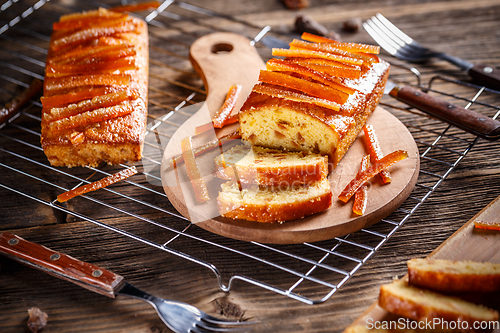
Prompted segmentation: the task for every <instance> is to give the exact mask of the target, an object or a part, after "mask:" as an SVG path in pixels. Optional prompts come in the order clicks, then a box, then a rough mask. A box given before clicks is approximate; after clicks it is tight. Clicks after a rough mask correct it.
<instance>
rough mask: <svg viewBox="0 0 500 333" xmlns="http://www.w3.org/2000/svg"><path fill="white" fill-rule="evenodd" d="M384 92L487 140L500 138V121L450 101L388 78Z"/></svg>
mask: <svg viewBox="0 0 500 333" xmlns="http://www.w3.org/2000/svg"><path fill="white" fill-rule="evenodd" d="M384 94H389V95H390V96H392V97H394V98H396V99H397V100H399V101H401V102H403V103H406V104H408V105H410V106H412V107H414V108H416V109H418V110H420V111H423V112H425V113H427V114H429V115H431V116H434V117H436V118H438V119H440V120H442V121H445V122H447V123H448V124H451V125H453V126H456V127H458V128H461V129H463V130H464V131H467V132H469V133H472V134H474V135H477V136H479V137H481V138H484V139H487V140H492V141H493V140H498V139H500V121H498V120H495V119H492V118H490V117H487V116H485V115H482V114H481V113H479V112H476V111H473V110H469V109H465V108H463V107H460V106H458V105H455V104H452V103H448V102H447V101H445V100H443V99H440V98H438V97H435V96H432V95H429V94H427V93H425V92H423V91H421V90H419V89H417V88H414V87H412V86H409V85H399V84H397V83H395V82H393V81H391V80H387V83H386V85H385V90H384Z"/></svg>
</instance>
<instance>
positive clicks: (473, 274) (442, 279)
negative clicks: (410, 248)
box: [408, 259, 500, 293]
mask: <svg viewBox="0 0 500 333" xmlns="http://www.w3.org/2000/svg"><path fill="white" fill-rule="evenodd" d="M408 278H409V283H410V285H413V286H417V287H421V288H424V289H430V290H434V291H437V292H443V293H465V292H498V291H500V264H493V263H482V262H473V261H452V260H436V259H411V260H409V261H408Z"/></svg>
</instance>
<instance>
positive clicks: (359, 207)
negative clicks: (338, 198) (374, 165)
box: [352, 155, 370, 215]
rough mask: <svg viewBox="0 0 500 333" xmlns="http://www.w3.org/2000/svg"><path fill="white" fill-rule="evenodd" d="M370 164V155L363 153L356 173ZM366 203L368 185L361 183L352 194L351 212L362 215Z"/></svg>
mask: <svg viewBox="0 0 500 333" xmlns="http://www.w3.org/2000/svg"><path fill="white" fill-rule="evenodd" d="M369 166H370V155H364V156H363V158H362V159H361V166H360V167H359V171H358V175H359V174H360V173H361V172H363V171H365V170H366V169H368V167H369ZM367 203H368V185H367V184H366V183H365V184H363V185H362V186H361V187H360V188H359V190H357V191H356V193H355V194H354V204H353V205H352V212H353V213H354V214H356V215H363V214H364V213H365V210H366V204H367Z"/></svg>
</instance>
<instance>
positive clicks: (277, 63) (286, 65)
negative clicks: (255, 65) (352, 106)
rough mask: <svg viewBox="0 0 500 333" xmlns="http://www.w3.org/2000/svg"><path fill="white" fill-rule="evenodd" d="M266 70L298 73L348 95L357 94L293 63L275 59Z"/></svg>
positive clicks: (316, 72)
mask: <svg viewBox="0 0 500 333" xmlns="http://www.w3.org/2000/svg"><path fill="white" fill-rule="evenodd" d="M266 68H267V70H268V71H280V72H293V73H297V74H300V75H301V76H305V77H309V78H311V79H313V80H316V81H319V82H321V83H323V84H325V85H327V86H330V87H332V88H334V89H337V90H340V91H343V92H345V93H348V94H349V95H352V94H354V93H355V92H356V90H354V89H352V88H350V87H347V86H345V85H342V84H339V83H337V82H335V81H334V80H333V79H332V78H329V77H327V76H325V75H324V74H322V73H321V72H318V71H316V70H314V69H312V68H309V67H307V66H303V65H301V64H297V63H295V62H293V61H289V60H283V59H275V58H273V59H270V60H269V61H268V62H267V63H266Z"/></svg>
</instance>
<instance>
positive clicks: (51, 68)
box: [45, 58, 136, 77]
mask: <svg viewBox="0 0 500 333" xmlns="http://www.w3.org/2000/svg"><path fill="white" fill-rule="evenodd" d="M132 69H136V66H135V59H134V58H124V59H117V60H114V61H107V62H98V63H88V64H72V65H47V67H46V72H45V74H46V76H47V77H62V76H67V75H77V74H88V73H111V72H115V71H119V72H121V73H123V72H125V71H127V70H132Z"/></svg>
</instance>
